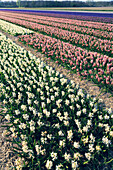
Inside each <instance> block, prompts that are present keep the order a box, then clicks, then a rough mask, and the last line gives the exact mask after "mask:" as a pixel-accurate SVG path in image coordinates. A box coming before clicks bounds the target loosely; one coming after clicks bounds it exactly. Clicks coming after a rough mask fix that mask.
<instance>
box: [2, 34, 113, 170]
mask: <svg viewBox="0 0 113 170" xmlns="http://www.w3.org/2000/svg"><path fill="white" fill-rule="evenodd" d="M1 40H2V42H3V43H0V49H1V55H0V91H1V97H0V98H1V100H2V102H3V103H4V105H5V107H4V110H5V113H3V114H2V116H3V118H4V119H6V120H7V121H8V122H10V125H8V127H7V131H5V132H4V134H3V136H4V135H5V134H6V135H10V136H12V138H13V142H14V143H16V144H17V145H18V147H16V148H13V150H15V151H16V153H18V156H19V158H18V159H17V160H16V161H15V166H16V167H15V168H16V169H19V168H21V169H55V170H58V169H63V170H65V169H70V170H71V169H72V170H76V169H77V168H79V169H81V170H82V169H83V168H88V167H90V168H92V167H93V168H94V169H96V168H97V166H99V167H100V168H101V167H102V166H105V165H106V164H107V162H111V161H112V156H111V151H112V149H113V126H112V125H113V113H112V110H111V109H108V110H103V109H102V108H101V107H100V106H99V103H98V100H97V99H95V98H94V99H93V98H91V97H90V96H89V95H88V94H86V93H84V92H83V90H82V89H80V88H79V86H78V85H76V84H75V83H74V82H73V81H69V80H67V79H66V78H64V77H63V75H62V74H60V73H59V72H57V71H55V70H54V69H53V68H52V67H49V66H48V65H45V64H44V63H43V62H42V61H41V60H40V59H39V58H38V57H35V56H33V55H32V54H31V52H29V51H28V52H27V51H25V50H24V49H23V48H22V47H20V46H17V45H16V44H14V43H13V42H12V41H11V40H10V39H7V38H6V37H5V36H4V35H3V34H0V42H1ZM4 50H5V54H4Z"/></svg>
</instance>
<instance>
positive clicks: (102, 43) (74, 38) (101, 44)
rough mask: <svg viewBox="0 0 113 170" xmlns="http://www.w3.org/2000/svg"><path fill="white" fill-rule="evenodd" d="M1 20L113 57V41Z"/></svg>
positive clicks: (37, 25)
mask: <svg viewBox="0 0 113 170" xmlns="http://www.w3.org/2000/svg"><path fill="white" fill-rule="evenodd" d="M0 18H2V19H4V20H7V21H9V22H12V23H16V24H19V25H21V26H25V27H27V28H30V29H33V30H36V31H39V32H42V33H45V34H47V35H50V36H55V37H56V38H59V39H61V40H64V41H67V42H68V41H69V42H70V43H73V44H76V45H78V46H81V47H84V48H88V49H90V50H92V51H99V52H102V53H103V54H107V55H110V56H112V55H113V41H110V40H102V39H98V38H96V37H94V36H90V35H84V34H78V33H75V32H70V31H67V30H62V29H59V28H54V27H50V26H46V25H41V24H37V23H33V22H29V21H25V20H20V19H14V18H10V17H4V16H0Z"/></svg>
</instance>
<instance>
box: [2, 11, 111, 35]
mask: <svg viewBox="0 0 113 170" xmlns="http://www.w3.org/2000/svg"><path fill="white" fill-rule="evenodd" d="M0 14H1V16H2V15H3V16H9V15H10V16H13V17H14V16H24V17H26V18H31V19H39V20H45V21H50V22H56V23H64V24H69V25H76V26H82V27H89V28H94V29H100V30H104V31H105V30H106V31H111V32H112V31H113V24H106V23H100V22H91V21H86V20H85V21H83V20H82V21H80V20H78V19H77V20H74V19H67V18H61V17H60V18H59V17H57V18H56V17H48V16H40V15H39V16H38V14H37V15H33V14H32V15H29V14H27V15H26V14H25V13H24V14H23V13H16V14H15V13H14V12H6V11H5V12H3V11H0ZM7 14H8V15H7ZM42 15H43V13H42ZM53 15H54V14H53Z"/></svg>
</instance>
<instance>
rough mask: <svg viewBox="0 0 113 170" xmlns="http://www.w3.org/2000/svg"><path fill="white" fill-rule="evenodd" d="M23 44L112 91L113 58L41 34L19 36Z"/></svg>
mask: <svg viewBox="0 0 113 170" xmlns="http://www.w3.org/2000/svg"><path fill="white" fill-rule="evenodd" d="M19 40H20V41H21V42H23V43H26V44H28V45H30V46H31V47H33V48H35V49H37V50H38V51H41V52H42V53H44V54H46V56H48V57H50V58H51V59H53V60H54V61H55V62H56V63H59V64H62V65H63V66H65V67H67V68H68V69H70V70H73V71H74V72H76V73H77V74H78V75H80V76H83V77H84V78H89V79H90V80H91V79H92V80H93V81H94V82H95V83H98V84H99V85H101V86H103V87H104V88H107V89H109V90H110V91H111V93H112V91H113V77H112V75H113V58H111V57H108V56H106V55H101V54H99V53H96V52H88V51H87V50H83V49H82V48H79V47H76V46H73V45H71V44H69V43H64V42H62V41H60V40H57V39H55V38H52V37H48V36H44V35H42V34H34V35H25V36H19Z"/></svg>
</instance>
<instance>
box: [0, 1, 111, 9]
mask: <svg viewBox="0 0 113 170" xmlns="http://www.w3.org/2000/svg"><path fill="white" fill-rule="evenodd" d="M106 6H109V7H111V6H113V1H109V2H108V1H106V2H105V1H100V2H94V1H87V2H82V1H58V0H56V1H52V0H51V1H43V0H38V1H34V0H33V1H24V0H17V2H15V1H5V2H4V1H0V7H1V8H16V7H25V8H31V7H32V8H33V7H35V8H36V7H39V8H40V7H106Z"/></svg>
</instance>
